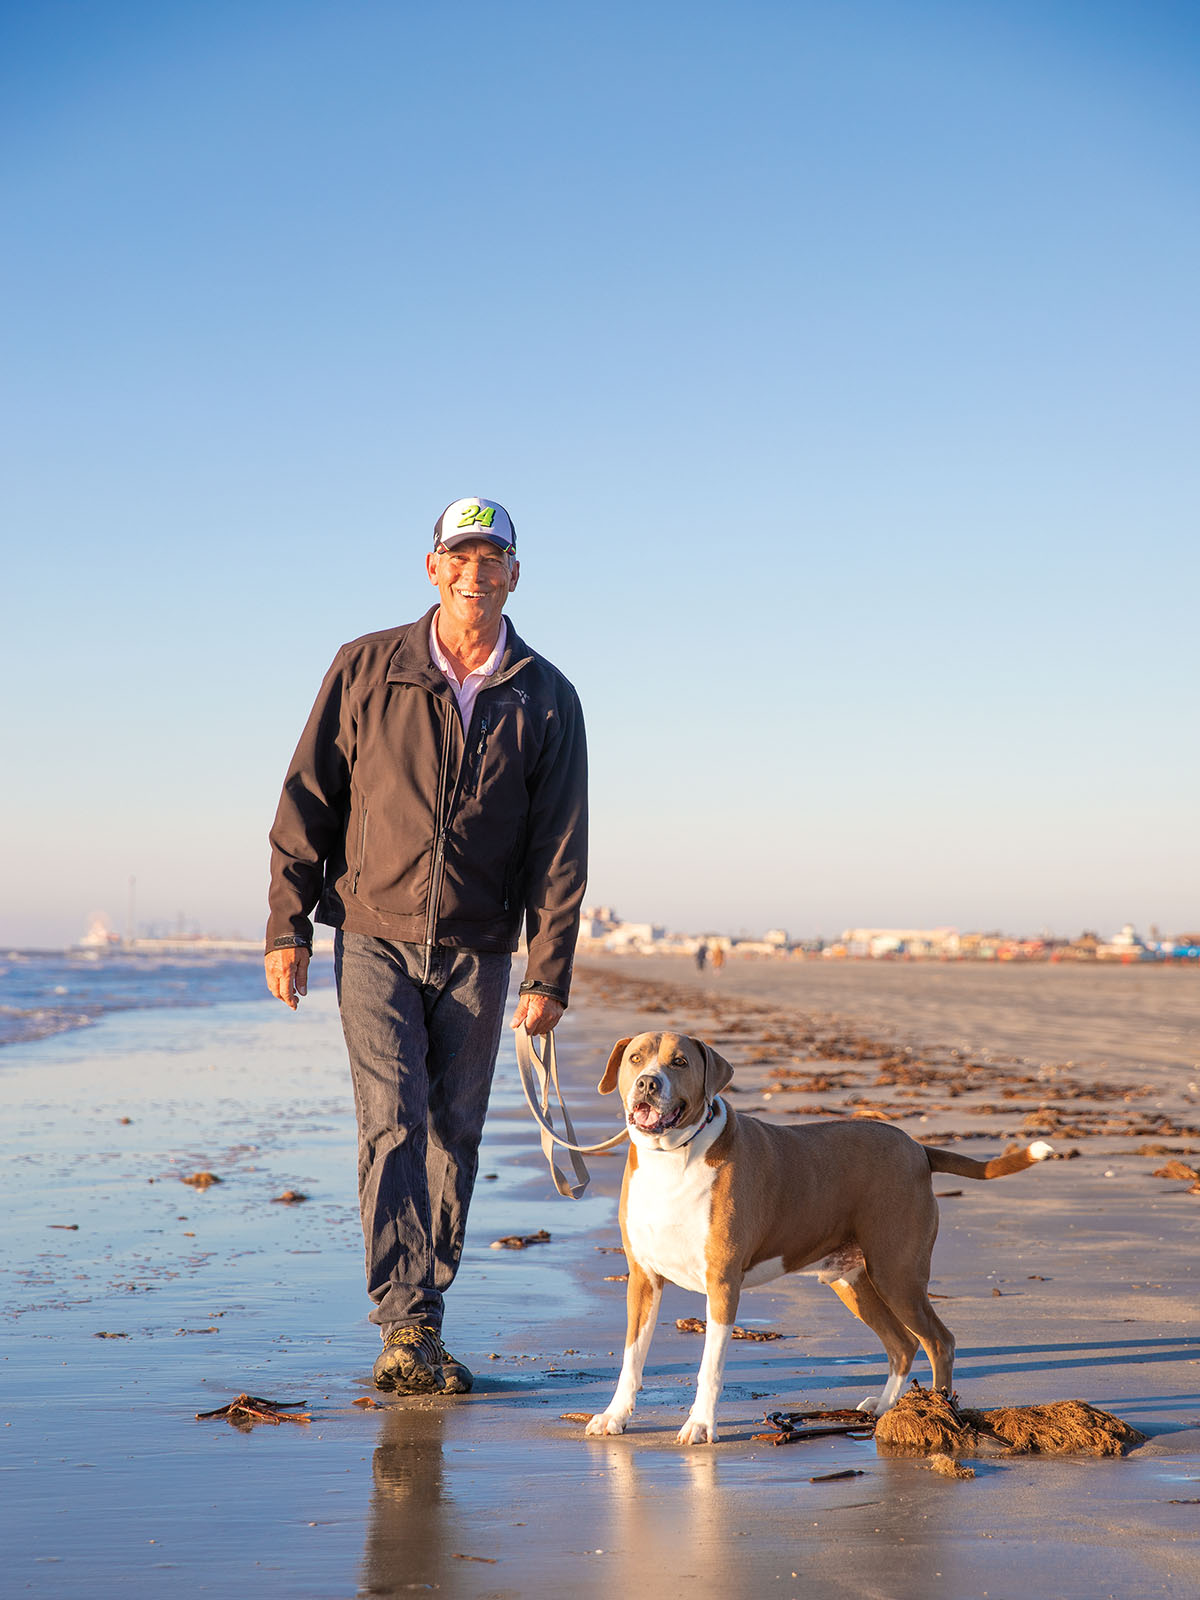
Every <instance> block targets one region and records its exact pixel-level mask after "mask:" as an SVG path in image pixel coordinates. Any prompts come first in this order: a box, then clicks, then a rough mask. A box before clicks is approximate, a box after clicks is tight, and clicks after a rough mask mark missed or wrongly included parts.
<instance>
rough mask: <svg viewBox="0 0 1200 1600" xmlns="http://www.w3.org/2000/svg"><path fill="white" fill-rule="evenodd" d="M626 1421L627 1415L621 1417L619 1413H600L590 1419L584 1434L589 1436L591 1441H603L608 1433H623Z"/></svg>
mask: <svg viewBox="0 0 1200 1600" xmlns="http://www.w3.org/2000/svg"><path fill="white" fill-rule="evenodd" d="M628 1421H629V1417H628V1415H627V1414H626V1415H622V1413H621V1412H620V1411H601V1412H600V1413H599V1414H598V1415H597V1416H594V1417H593V1418H592V1420H591V1421H590V1422H589V1423H588V1425H587V1427H586V1428H585V1429H584V1432H585V1433H588V1434H590V1435H591V1436H592V1438H593V1439H603V1438H604V1437H605V1436H606V1435H607V1434H610V1433H624V1432H625V1424H626V1423H627V1422H628Z"/></svg>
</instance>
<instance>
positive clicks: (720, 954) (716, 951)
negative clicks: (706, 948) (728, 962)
mask: <svg viewBox="0 0 1200 1600" xmlns="http://www.w3.org/2000/svg"><path fill="white" fill-rule="evenodd" d="M712 964H713V971H714V972H720V970H721V968H722V967H723V966H724V965H725V946H724V945H723V944H715V945H713V953H712Z"/></svg>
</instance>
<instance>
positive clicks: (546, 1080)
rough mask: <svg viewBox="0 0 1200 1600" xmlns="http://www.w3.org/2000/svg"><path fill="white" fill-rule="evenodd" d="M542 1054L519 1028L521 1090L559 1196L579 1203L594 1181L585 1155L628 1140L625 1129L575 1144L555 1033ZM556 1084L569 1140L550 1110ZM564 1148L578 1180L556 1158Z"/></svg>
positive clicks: (549, 1035)
mask: <svg viewBox="0 0 1200 1600" xmlns="http://www.w3.org/2000/svg"><path fill="white" fill-rule="evenodd" d="M544 1037H545V1043H544V1044H543V1045H542V1050H541V1054H540V1055H539V1054H538V1051H537V1049H536V1048H535V1046H534V1043H533V1036H532V1035H531V1034H530V1033H529V1031H528V1029H526V1028H518V1029H517V1071H518V1073H519V1075H520V1079H521V1088H522V1089H523V1090H524V1092H525V1100H526V1103H527V1104H528V1106H529V1109H530V1111H531V1112H532V1113H533V1120H534V1121H535V1122H536V1123H537V1125H538V1127H539V1128H540V1129H541V1131H542V1154H543V1155H544V1156H545V1158H546V1160H547V1161H548V1162H549V1163H550V1173H551V1176H552V1177H553V1179H554V1187H555V1188H556V1189H557V1190H558V1192H559V1194H561V1195H567V1196H569V1197H570V1198H571V1199H572V1200H578V1199H579V1197H580V1196H581V1195H582V1194H583V1191H584V1190H585V1189H586V1188H587V1186H588V1184H589V1183H590V1182H591V1178H590V1175H589V1173H588V1169H587V1167H586V1166H585V1165H584V1162H583V1159H582V1158H583V1156H585V1155H593V1154H595V1153H596V1152H597V1151H599V1150H611V1149H612V1147H613V1145H615V1144H620V1142H621V1140H622V1139H626V1138H628V1137H629V1135H628V1133H627V1131H626V1130H625V1129H624V1128H622V1129H621V1131H620V1133H614V1134H613V1136H612V1138H611V1139H605V1140H604V1142H603V1144H577V1143H576V1142H575V1129H574V1127H573V1125H572V1123H571V1113H570V1112H569V1111H568V1110H567V1108H566V1105H565V1103H564V1101H563V1097H562V1086H561V1084H560V1083H559V1081H558V1056H557V1054H556V1052H555V1048H554V1030H553V1029H551V1030H550V1032H549V1033H547V1034H546V1035H545V1036H544ZM552 1085H553V1088H554V1093H555V1097H556V1098H557V1100H558V1108H559V1111H560V1112H561V1113H562V1122H563V1127H564V1128H565V1129H566V1133H567V1137H566V1138H565V1139H564V1138H563V1137H562V1135H561V1134H560V1133H557V1132H556V1131H555V1128H554V1122H553V1120H552V1118H553V1113H552V1112H551V1110H550V1089H551V1086H552ZM556 1144H559V1145H562V1147H563V1149H564V1150H568V1151H570V1154H571V1165H572V1166H573V1167H574V1169H575V1181H574V1182H573V1183H572V1181H571V1179H570V1177H569V1176H568V1174H567V1173H565V1172H564V1171H563V1170H562V1168H561V1167H560V1166H559V1165H558V1162H557V1161H555V1159H554V1146H555V1145H556Z"/></svg>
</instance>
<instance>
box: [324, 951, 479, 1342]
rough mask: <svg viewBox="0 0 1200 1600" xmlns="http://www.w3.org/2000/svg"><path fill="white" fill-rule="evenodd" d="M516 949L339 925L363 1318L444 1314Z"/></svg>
mask: <svg viewBox="0 0 1200 1600" xmlns="http://www.w3.org/2000/svg"><path fill="white" fill-rule="evenodd" d="M510 965H511V957H509V956H507V955H494V954H491V953H486V952H482V951H478V950H446V949H440V948H438V947H436V946H435V947H433V948H430V947H428V946H426V945H419V944H397V943H393V942H392V941H391V940H390V939H375V938H371V937H370V936H368V935H367V934H362V933H345V932H342V931H340V930H339V932H338V934H337V936H336V938H335V940H334V972H335V975H336V978H337V992H338V1004H339V1006H340V1008H341V1014H342V1032H343V1034H344V1035H345V1039H346V1049H347V1051H348V1052H349V1055H350V1075H351V1078H352V1079H353V1083H354V1105H355V1110H356V1112H357V1114H358V1200H359V1209H360V1211H361V1213H362V1228H363V1242H364V1244H365V1246H366V1265H367V1293H368V1294H369V1295H370V1297H371V1299H372V1300H373V1301H374V1309H373V1310H372V1312H371V1321H372V1322H376V1323H378V1324H379V1325H380V1327H381V1328H382V1329H383V1330H384V1332H385V1334H386V1333H387V1332H388V1331H389V1330H390V1329H392V1328H395V1327H400V1326H403V1325H405V1324H414V1323H427V1324H429V1325H431V1326H433V1327H435V1328H440V1327H441V1324H442V1308H443V1299H442V1297H443V1295H444V1294H445V1292H446V1290H447V1289H448V1288H449V1287H450V1285H451V1284H452V1283H453V1282H454V1275H455V1273H456V1272H457V1271H458V1262H459V1257H460V1256H461V1254H462V1245H463V1234H464V1232H465V1230H466V1225H467V1207H468V1206H469V1205H470V1203H471V1191H472V1190H473V1188H474V1187H475V1173H476V1171H477V1168H478V1159H479V1156H478V1152H479V1140H480V1137H481V1135H482V1133H483V1118H484V1114H485V1112H486V1111H487V1103H488V1094H489V1092H490V1090H491V1086H492V1073H493V1071H494V1070H495V1066H496V1052H497V1050H498V1049H499V1045H500V1028H501V1025H502V1023H503V1021H504V1006H505V1002H506V1000H507V998H508V974H509V967H510Z"/></svg>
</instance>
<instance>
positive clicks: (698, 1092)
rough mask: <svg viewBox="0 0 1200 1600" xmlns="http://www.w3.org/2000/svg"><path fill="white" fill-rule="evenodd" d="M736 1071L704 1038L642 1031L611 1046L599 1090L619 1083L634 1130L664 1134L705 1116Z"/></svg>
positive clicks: (603, 1091)
mask: <svg viewBox="0 0 1200 1600" xmlns="http://www.w3.org/2000/svg"><path fill="white" fill-rule="evenodd" d="M732 1077H733V1068H732V1067H731V1066H730V1065H729V1063H728V1061H726V1060H725V1057H724V1056H720V1055H718V1054H717V1052H716V1051H715V1050H714V1049H713V1047H712V1046H711V1045H710V1044H705V1042H704V1040H703V1039H692V1038H689V1037H688V1035H687V1034H686V1033H639V1034H638V1035H637V1037H636V1038H634V1039H618V1040H617V1042H616V1044H615V1045H614V1046H613V1051H612V1055H610V1056H609V1058H608V1066H607V1067H605V1069H604V1076H603V1077H602V1078H601V1080H600V1093H601V1094H611V1093H612V1091H613V1090H614V1089H616V1088H619V1089H620V1091H621V1101H622V1103H623V1104H624V1107H625V1120H626V1122H627V1123H628V1124H629V1129H630V1132H631V1133H644V1134H648V1135H652V1136H656V1137H658V1138H661V1136H663V1135H665V1134H668V1133H671V1132H673V1131H675V1130H679V1132H681V1133H682V1132H683V1131H685V1130H687V1129H689V1128H694V1127H695V1126H696V1124H697V1123H700V1122H702V1121H703V1120H704V1118H705V1117H706V1116H707V1115H708V1108H709V1106H710V1105H711V1103H712V1100H713V1097H714V1095H718V1094H720V1092H721V1090H722V1089H723V1088H724V1087H725V1085H726V1084H727V1083H728V1082H729V1080H730V1079H731V1078H732ZM668 1142H670V1143H673V1142H674V1141H673V1140H672V1141H668Z"/></svg>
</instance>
